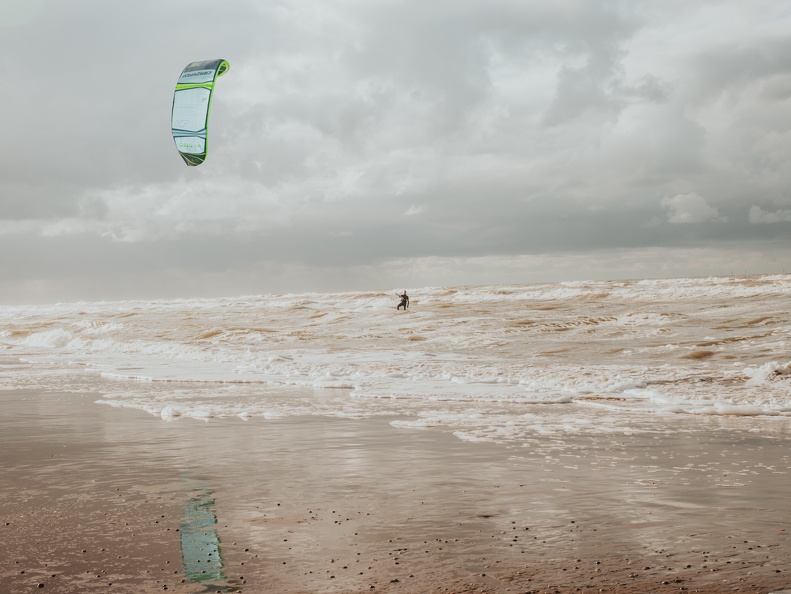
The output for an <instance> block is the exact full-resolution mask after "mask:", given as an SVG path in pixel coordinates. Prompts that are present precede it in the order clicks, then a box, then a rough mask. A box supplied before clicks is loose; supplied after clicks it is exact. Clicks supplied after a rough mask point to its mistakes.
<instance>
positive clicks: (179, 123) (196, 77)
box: [171, 60, 230, 166]
mask: <svg viewBox="0 0 791 594" xmlns="http://www.w3.org/2000/svg"><path fill="white" fill-rule="evenodd" d="M229 68H230V65H229V64H228V62H226V61H225V60H207V61H205V62H192V63H190V64H187V66H186V67H185V68H184V70H182V72H181V76H180V77H179V80H178V82H177V83H176V92H175V93H174V94H173V112H172V116H171V127H172V128H173V140H174V141H175V142H176V148H177V149H178V151H179V154H180V155H181V158H182V159H184V162H185V163H186V164H187V165H193V166H194V165H200V164H201V163H203V162H204V161H205V160H206V152H207V150H208V139H207V136H208V128H209V107H210V105H211V96H212V93H213V92H214V81H215V79H216V78H217V77H218V76H222V75H223V74H225V73H226V72H228V69H229Z"/></svg>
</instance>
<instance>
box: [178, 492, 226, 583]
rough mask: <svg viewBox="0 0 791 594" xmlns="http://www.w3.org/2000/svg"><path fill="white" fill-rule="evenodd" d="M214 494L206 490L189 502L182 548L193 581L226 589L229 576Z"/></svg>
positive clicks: (189, 575)
mask: <svg viewBox="0 0 791 594" xmlns="http://www.w3.org/2000/svg"><path fill="white" fill-rule="evenodd" d="M212 493H213V492H212V491H211V489H205V490H204V491H203V492H202V493H201V494H200V495H199V496H197V497H193V498H192V499H190V501H189V503H187V507H186V508H185V509H184V521H183V522H182V524H181V551H182V555H183V557H184V573H185V575H186V577H187V579H188V580H189V581H191V582H199V583H204V584H206V585H207V586H209V585H210V586H212V587H213V588H215V587H220V588H222V585H221V584H222V583H223V582H225V581H226V577H225V574H224V573H223V563H222V554H221V550H220V538H219V536H218V534H217V528H216V525H217V517H216V516H215V514H214V509H213V508H214V498H213V497H212Z"/></svg>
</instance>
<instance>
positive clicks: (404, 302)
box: [396, 289, 409, 311]
mask: <svg viewBox="0 0 791 594" xmlns="http://www.w3.org/2000/svg"><path fill="white" fill-rule="evenodd" d="M396 295H398V293H396ZM398 296H399V297H400V298H401V303H399V304H398V307H396V309H401V308H402V307H403V308H404V311H406V310H407V308H408V307H409V295H407V294H406V289H404V292H403V294H401V295H398Z"/></svg>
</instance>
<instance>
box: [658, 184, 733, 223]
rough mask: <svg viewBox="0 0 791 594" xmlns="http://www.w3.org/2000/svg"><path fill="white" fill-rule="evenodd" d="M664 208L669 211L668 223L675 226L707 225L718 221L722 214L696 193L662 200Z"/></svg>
mask: <svg viewBox="0 0 791 594" xmlns="http://www.w3.org/2000/svg"><path fill="white" fill-rule="evenodd" d="M662 206H664V207H665V208H666V209H667V210H668V217H667V220H668V222H669V223H674V224H684V223H705V222H706V221H711V220H714V219H717V218H718V217H719V214H720V213H719V211H718V210H717V208H716V207H714V206H711V205H709V203H708V202H706V199H705V198H703V197H702V196H699V195H698V194H696V193H695V192H692V193H690V194H677V195H675V196H673V197H672V198H662Z"/></svg>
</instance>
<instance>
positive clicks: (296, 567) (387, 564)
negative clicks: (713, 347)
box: [0, 392, 791, 594]
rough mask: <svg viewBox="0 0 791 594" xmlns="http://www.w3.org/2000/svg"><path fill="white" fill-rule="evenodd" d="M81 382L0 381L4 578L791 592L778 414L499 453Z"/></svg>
mask: <svg viewBox="0 0 791 594" xmlns="http://www.w3.org/2000/svg"><path fill="white" fill-rule="evenodd" d="M97 398H98V396H96V395H74V394H41V393H34V392H27V393H23V392H2V393H0V406H2V411H3V414H2V415H1V416H0V470H2V473H0V592H1V593H3V594H6V593H9V594H16V593H23V592H34V591H35V592H59V593H60V592H63V593H71V592H74V593H92V592H122V593H126V592H129V593H131V592H135V593H140V592H157V591H169V592H178V593H197V592H247V593H257V592H278V593H284V594H296V593H311V594H314V593H323V592H339V593H340V592H342V593H357V592H386V593H388V594H389V593H402V592H403V593H429V594H435V593H436V594H439V593H448V592H455V593H457V594H461V593H467V592H469V593H472V592H484V593H500V592H551V593H555V592H575V591H576V592H623V593H628V592H704V593H720V592H723V593H724V592H761V593H767V592H773V591H779V590H782V589H783V588H788V587H791V563H790V562H789V559H791V541H789V536H791V526H790V525H789V523H791V513H790V512H791V499H790V498H789V490H790V489H789V488H790V487H791V474H790V473H791V453H790V451H789V448H788V443H789V435H788V429H787V427H788V421H787V420H782V419H767V420H765V421H763V420H757V419H739V418H705V419H696V418H690V417H680V416H679V417H669V418H667V419H659V420H658V421H657V423H658V424H659V425H661V424H662V423H666V424H667V426H668V429H670V428H671V427H672V428H673V431H672V432H670V433H667V434H661V435H659V434H653V435H632V436H627V435H609V436H596V437H584V436H554V437H543V438H537V439H536V441H535V442H532V443H531V444H528V446H527V447H522V448H513V447H511V448H507V447H505V446H500V445H497V444H483V443H468V442H464V441H461V440H459V439H457V438H456V437H454V436H453V435H451V434H449V433H446V432H442V431H439V430H425V431H414V430H403V429H395V428H393V427H391V426H390V425H389V424H388V422H389V421H390V419H387V418H372V419H364V420H349V419H334V418H317V417H305V418H286V419H276V420H265V419H251V420H249V421H242V420H240V419H223V420H219V419H218V420H212V421H210V422H208V423H203V422H200V421H194V420H187V419H182V420H179V421H176V422H172V423H167V422H164V421H162V420H160V419H157V418H155V417H152V416H150V415H148V414H146V413H142V412H140V411H136V410H121V409H115V408H111V407H108V406H103V405H98V404H95V403H94V401H95V400H97ZM207 518H208V519H209V521H207ZM215 519H216V523H214V521H215ZM201 522H203V523H201ZM196 539H197V540H196Z"/></svg>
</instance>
